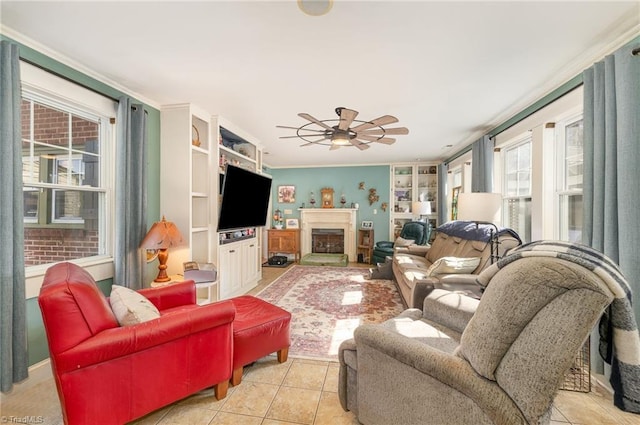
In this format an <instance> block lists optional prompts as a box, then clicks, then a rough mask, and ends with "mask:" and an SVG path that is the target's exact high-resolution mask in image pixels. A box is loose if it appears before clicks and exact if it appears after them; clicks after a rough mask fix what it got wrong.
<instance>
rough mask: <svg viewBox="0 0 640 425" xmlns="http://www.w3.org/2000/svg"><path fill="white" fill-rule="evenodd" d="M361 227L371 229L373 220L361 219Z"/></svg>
mask: <svg viewBox="0 0 640 425" xmlns="http://www.w3.org/2000/svg"><path fill="white" fill-rule="evenodd" d="M361 228H362V229H373V221H370V220H363V221H362V226H361Z"/></svg>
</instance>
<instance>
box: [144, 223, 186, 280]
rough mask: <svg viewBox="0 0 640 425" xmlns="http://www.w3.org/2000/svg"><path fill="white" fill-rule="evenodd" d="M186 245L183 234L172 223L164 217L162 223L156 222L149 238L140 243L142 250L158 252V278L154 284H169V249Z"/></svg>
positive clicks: (149, 233)
mask: <svg viewBox="0 0 640 425" xmlns="http://www.w3.org/2000/svg"><path fill="white" fill-rule="evenodd" d="M182 244H184V240H183V238H182V234H180V230H178V227H177V226H176V225H175V224H174V223H172V222H171V221H167V220H166V219H165V218H164V216H162V220H161V221H156V222H155V223H153V226H151V228H150V229H149V232H148V233H147V236H145V237H144V239H143V240H142V242H141V243H140V248H145V249H150V250H157V252H158V261H159V263H160V264H158V270H159V271H158V276H157V277H156V278H155V279H154V282H169V281H170V280H171V278H170V277H169V276H168V275H167V260H168V259H169V252H168V251H167V250H168V249H169V248H173V247H175V246H179V245H182Z"/></svg>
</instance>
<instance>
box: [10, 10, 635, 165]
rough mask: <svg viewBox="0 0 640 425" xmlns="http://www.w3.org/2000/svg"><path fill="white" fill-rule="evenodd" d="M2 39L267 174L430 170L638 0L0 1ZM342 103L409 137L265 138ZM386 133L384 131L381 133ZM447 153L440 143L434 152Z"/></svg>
mask: <svg viewBox="0 0 640 425" xmlns="http://www.w3.org/2000/svg"><path fill="white" fill-rule="evenodd" d="M0 8H1V9H0V12H1V15H0V17H1V22H2V30H3V33H5V34H6V35H9V36H11V37H14V38H17V39H18V38H19V40H18V41H22V42H25V43H29V44H30V45H32V46H33V47H36V48H40V47H42V46H44V47H46V49H47V50H46V52H45V53H47V54H49V55H53V56H54V57H57V58H59V59H61V60H63V61H64V62H66V63H68V64H71V65H73V66H76V67H80V68H81V69H83V70H85V71H87V72H89V73H91V75H94V76H98V77H99V78H100V79H101V80H103V81H106V82H109V83H117V84H118V86H119V87H121V88H125V89H126V91H127V92H129V93H131V94H134V95H137V97H139V98H141V99H143V100H145V101H147V102H149V103H150V104H152V105H154V106H156V107H159V106H161V105H163V104H171V103H183V102H191V103H194V104H196V105H198V106H199V107H201V108H204V109H205V110H207V111H209V112H210V113H212V114H219V115H222V116H224V117H225V118H226V119H228V120H229V121H231V122H232V123H234V124H235V125H237V126H238V127H240V128H242V129H243V130H244V131H245V132H247V133H249V134H251V135H253V136H255V137H256V138H258V139H259V140H260V141H261V142H262V144H263V146H264V150H265V152H269V153H268V154H267V155H265V157H264V162H265V164H268V165H269V166H272V167H285V166H313V165H340V164H382V163H390V162H406V161H416V160H418V159H419V160H422V161H438V160H442V159H445V158H447V157H449V156H450V155H452V154H454V153H455V152H457V151H458V150H460V149H461V148H462V147H464V146H466V145H468V144H469V143H471V142H472V141H473V140H475V139H477V138H478V137H480V136H481V135H482V134H484V133H486V132H487V131H488V130H490V129H492V128H494V127H495V126H497V125H498V124H500V123H502V122H503V121H505V120H506V119H508V118H510V117H511V116H512V115H514V114H515V113H517V112H519V111H520V110H522V109H523V108H524V107H526V106H528V105H529V104H531V103H533V102H534V101H535V100H537V99H539V98H540V97H542V96H543V95H545V94H547V93H548V92H550V91H551V90H553V89H554V88H557V87H558V86H559V85H561V84H562V83H564V82H565V81H567V80H569V79H570V78H572V77H574V76H576V75H578V74H579V73H580V72H581V71H582V70H583V69H584V68H586V67H588V66H590V65H591V64H592V63H593V62H594V61H597V60H600V59H601V58H602V56H603V55H604V54H606V53H609V52H610V51H611V50H612V49H613V48H615V47H617V46H618V45H620V44H621V43H622V42H624V41H628V40H629V39H630V38H632V37H633V36H637V35H638V34H639V33H640V31H639V28H640V1H627V2H610V1H601V2H597V1H588V2H582V1H569V2H555V1H542V2H518V1H513V2H481V1H471V2H432V1H409V2H399V1H391V0H389V1H384V2H383V1H341V0H336V1H335V3H334V4H333V8H332V9H331V10H330V12H329V13H328V14H326V15H324V16H319V17H314V16H308V15H305V14H304V13H302V12H301V11H300V9H299V8H298V6H297V4H296V2H295V1H279V2H274V1H227V2H221V1H200V2H167V1H161V2H151V1H143V2H124V1H112V2H55V1H46V2H12V1H5V0H3V1H2V2H0ZM338 106H344V107H347V108H350V109H355V110H356V111H359V112H360V115H359V116H358V118H357V119H359V120H365V121H366V120H372V119H374V118H377V117H379V116H381V115H385V114H390V115H394V116H396V117H397V118H398V119H399V123H398V124H397V125H393V126H405V127H408V128H409V131H410V132H409V135H406V136H397V142H396V143H395V144H394V145H392V146H386V145H382V144H374V145H373V146H372V148H371V149H368V150H366V151H360V150H358V149H356V148H354V147H347V148H341V149H338V150H334V151H329V149H328V148H327V147H321V146H310V147H304V148H301V147H298V146H299V145H300V144H301V143H300V141H298V140H297V139H279V137H280V136H286V135H290V134H292V130H285V129H278V128H276V125H288V126H300V125H303V124H305V123H306V122H307V121H305V120H303V119H302V118H300V117H298V116H297V114H298V113H299V112H307V113H309V114H311V115H313V116H314V117H316V118H318V119H320V120H325V119H335V118H337V116H336V114H335V112H334V109H335V108H336V107H338ZM393 126H392V127H393ZM449 145H450V147H447V146H449Z"/></svg>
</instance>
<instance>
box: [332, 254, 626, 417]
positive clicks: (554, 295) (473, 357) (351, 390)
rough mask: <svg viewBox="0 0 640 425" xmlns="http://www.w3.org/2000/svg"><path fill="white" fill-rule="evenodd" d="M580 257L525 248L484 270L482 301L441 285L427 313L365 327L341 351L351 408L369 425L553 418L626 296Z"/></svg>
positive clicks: (343, 395) (343, 396) (343, 397)
mask: <svg viewBox="0 0 640 425" xmlns="http://www.w3.org/2000/svg"><path fill="white" fill-rule="evenodd" d="M580 255H582V254H579V255H577V256H574V257H572V258H574V259H575V258H577V260H576V261H572V260H571V258H569V257H570V256H566V255H565V256H563V257H562V258H558V257H555V256H552V255H549V254H548V253H538V252H536V251H535V249H531V248H530V247H528V246H526V245H525V246H523V247H521V248H517V249H516V250H515V251H514V253H512V254H510V255H508V256H507V257H505V258H504V259H502V260H500V261H499V262H498V263H497V264H494V265H492V266H491V267H489V268H488V269H486V270H485V271H484V272H483V273H482V274H481V275H480V277H479V281H480V282H481V283H483V284H484V285H486V290H485V292H484V294H483V296H482V298H481V299H480V300H477V299H473V298H471V297H468V296H465V295H463V294H459V293H455V292H451V291H446V290H442V289H436V290H434V291H433V292H431V293H430V294H429V295H428V296H427V298H425V300H424V304H423V308H422V309H408V310H405V312H403V313H402V314H401V315H400V316H398V317H396V318H394V319H391V320H389V321H387V322H385V323H383V324H378V325H371V324H367V325H362V326H360V327H358V328H357V329H356V330H355V333H354V339H351V340H347V341H345V342H343V343H342V345H341V346H340V351H339V360H340V375H339V387H338V392H339V398H340V402H341V404H342V406H343V408H344V409H345V410H351V411H353V412H354V413H355V414H356V415H357V417H358V420H359V421H360V422H361V423H362V424H366V425H375V424H380V425H387V424H391V423H394V424H458V425H462V424H470V425H471V424H472V425H478V424H505V425H506V424H509V425H512V424H548V423H549V421H550V417H551V407H552V403H553V400H554V397H555V394H556V392H557V390H558V388H559V387H560V385H561V382H562V380H563V377H564V374H565V372H566V371H567V370H568V368H569V367H570V366H571V364H572V361H573V359H574V357H575V354H576V353H577V352H578V350H579V348H580V347H581V346H582V344H583V343H584V341H585V340H586V338H587V337H588V335H589V333H590V331H591V329H592V328H593V326H594V324H595V323H596V322H597V320H598V319H599V318H600V316H601V314H602V312H603V310H604V309H605V308H606V307H607V306H608V305H609V304H610V303H611V302H612V300H613V299H614V298H615V296H616V295H614V294H616V293H617V294H619V293H624V290H623V289H621V288H620V286H617V287H616V285H617V284H616V282H613V283H612V282H611V280H612V279H606V278H603V277H602V276H603V274H601V273H598V274H597V273H595V272H594V271H593V268H591V267H590V266H589V263H588V262H585V261H583V258H581V257H580ZM559 256H562V255H559ZM598 260H600V259H599V258H598V259H597V260H596V262H597V261H598ZM585 265H586V266H585ZM598 267H600V266H598ZM624 285H626V282H624ZM634 320H635V319H634Z"/></svg>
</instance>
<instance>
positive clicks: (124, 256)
mask: <svg viewBox="0 0 640 425" xmlns="http://www.w3.org/2000/svg"><path fill="white" fill-rule="evenodd" d="M119 101H120V104H119V105H118V115H117V118H116V123H117V127H118V134H117V138H116V217H115V226H116V231H115V247H114V267H115V276H114V283H115V284H117V285H122V286H126V287H129V288H132V289H140V288H143V287H144V281H143V270H144V266H145V258H146V257H145V255H144V252H143V250H141V249H140V248H139V245H140V242H141V241H142V239H143V238H144V237H145V235H146V232H147V220H146V216H147V178H146V169H147V164H146V149H147V148H146V145H147V115H146V112H145V110H144V107H143V105H141V104H133V103H132V100H131V99H130V98H127V97H121V98H120V99H119Z"/></svg>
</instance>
